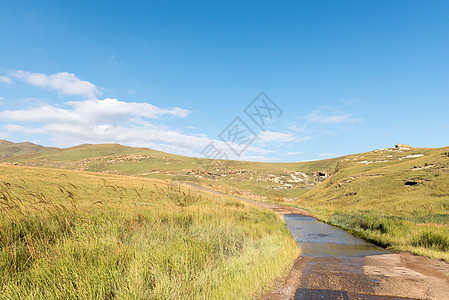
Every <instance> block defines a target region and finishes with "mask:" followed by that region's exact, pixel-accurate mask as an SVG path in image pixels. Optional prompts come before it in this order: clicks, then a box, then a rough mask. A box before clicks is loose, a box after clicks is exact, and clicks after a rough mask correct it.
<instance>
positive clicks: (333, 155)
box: [318, 153, 342, 158]
mask: <svg viewBox="0 0 449 300" xmlns="http://www.w3.org/2000/svg"><path fill="white" fill-rule="evenodd" d="M318 156H319V157H326V158H329V157H337V156H342V155H341V154H337V153H321V154H318Z"/></svg>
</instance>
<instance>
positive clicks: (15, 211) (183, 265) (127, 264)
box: [0, 166, 298, 299]
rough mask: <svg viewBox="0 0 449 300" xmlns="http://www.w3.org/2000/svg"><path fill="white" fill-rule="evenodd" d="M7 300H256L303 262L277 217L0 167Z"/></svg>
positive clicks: (138, 181) (1, 261)
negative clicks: (294, 263)
mask: <svg viewBox="0 0 449 300" xmlns="http://www.w3.org/2000/svg"><path fill="white" fill-rule="evenodd" d="M0 181H1V182H0V209H1V214H0V274H1V277H0V298H2V299H51V298H64V299H68V298H70V299H71V298H81V299H94V298H95V299H97V298H98V299H100V298H101V299H151V298H153V299H168V298H171V299H176V298H178V299H241V298H248V299H249V298H253V297H254V296H255V295H256V294H257V293H260V292H261V291H262V290H263V289H264V288H267V287H268V286H269V285H270V284H271V283H272V282H273V280H274V279H275V278H276V277H278V276H280V275H282V273H283V272H285V271H286V269H287V268H288V267H289V265H290V264H291V263H292V261H293V259H294V258H295V257H296V256H297V255H298V250H297V247H296V245H295V243H294V242H293V241H292V239H291V237H290V235H289V233H288V231H287V230H286V228H285V226H284V223H283V221H282V220H281V219H280V217H279V216H277V215H276V214H274V213H272V212H269V211H264V210H260V209H258V208H255V207H252V206H250V205H247V204H242V203H240V202H237V201H235V200H232V199H226V198H216V197H213V196H207V195H204V194H200V193H195V192H193V191H190V190H188V189H179V188H173V187H170V186H167V185H163V184H162V183H161V182H157V181H154V180H148V179H145V178H133V177H125V176H108V175H101V174H91V173H82V172H74V171H59V170H50V169H36V168H24V167H10V166H1V167H0Z"/></svg>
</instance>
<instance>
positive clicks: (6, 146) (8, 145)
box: [0, 139, 54, 160]
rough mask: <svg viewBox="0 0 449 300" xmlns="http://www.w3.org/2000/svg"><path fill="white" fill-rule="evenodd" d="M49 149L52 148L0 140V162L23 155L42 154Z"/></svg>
mask: <svg viewBox="0 0 449 300" xmlns="http://www.w3.org/2000/svg"><path fill="white" fill-rule="evenodd" d="M50 149H54V148H47V147H43V146H40V145H36V144H32V143H13V142H10V141H6V140H2V139H0V160H2V159H6V158H10V157H14V156H19V155H23V154H31V153H37V152H42V151H46V150H50Z"/></svg>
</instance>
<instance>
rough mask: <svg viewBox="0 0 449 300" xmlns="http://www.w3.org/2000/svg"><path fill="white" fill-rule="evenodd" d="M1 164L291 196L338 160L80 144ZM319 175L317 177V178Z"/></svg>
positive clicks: (317, 179)
mask: <svg viewBox="0 0 449 300" xmlns="http://www.w3.org/2000/svg"><path fill="white" fill-rule="evenodd" d="M1 162H3V163H9V164H15V165H21V166H33V167H46V168H62V169H69V170H81V171H91V172H101V173H107V174H121V175H134V176H141V177H149V178H159V179H165V180H171V181H180V182H184V181H186V180H188V181H196V182H198V183H201V184H203V185H210V186H212V187H214V188H216V189H219V190H222V191H225V192H227V193H240V194H244V195H246V196H254V195H256V194H257V195H263V196H266V197H272V198H276V197H293V196H295V195H298V194H301V193H304V192H306V191H307V190H309V189H311V188H313V187H314V186H316V185H317V184H318V183H320V182H322V181H323V180H324V178H325V176H327V175H328V174H330V173H332V171H333V169H335V167H336V164H337V160H335V159H329V160H323V161H319V162H308V163H256V162H245V161H220V160H208V159H198V158H191V157H185V156H179V155H174V154H168V153H164V152H160V151H155V150H151V149H148V148H133V147H126V146H122V145H118V144H102V145H88V144H86V145H80V146H76V147H71V148H67V149H53V150H49V151H45V152H41V153H36V154H29V155H21V156H16V157H12V158H9V159H6V160H3V161H1ZM320 174H321V176H320ZM324 174H326V175H324Z"/></svg>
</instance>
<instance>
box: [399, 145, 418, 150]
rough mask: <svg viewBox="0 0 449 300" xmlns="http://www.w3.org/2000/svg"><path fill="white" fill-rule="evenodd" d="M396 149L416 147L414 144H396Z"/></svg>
mask: <svg viewBox="0 0 449 300" xmlns="http://www.w3.org/2000/svg"><path fill="white" fill-rule="evenodd" d="M395 149H397V150H413V149H415V148H413V147H412V146H410V145H407V144H396V145H395Z"/></svg>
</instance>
